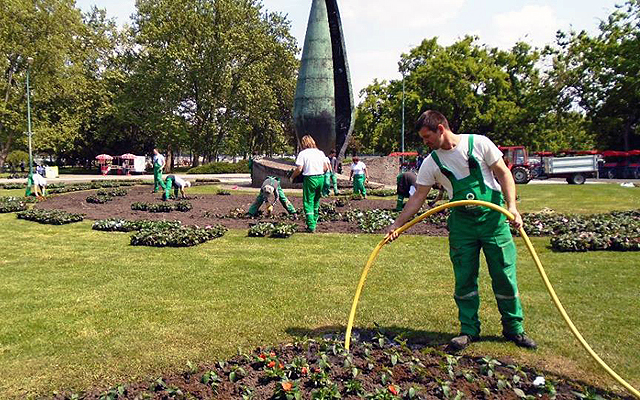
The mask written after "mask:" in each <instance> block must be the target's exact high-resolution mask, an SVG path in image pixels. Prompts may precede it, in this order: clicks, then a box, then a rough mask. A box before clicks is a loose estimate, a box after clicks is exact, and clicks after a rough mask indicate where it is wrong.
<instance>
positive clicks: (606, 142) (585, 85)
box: [554, 0, 640, 150]
mask: <svg viewBox="0 0 640 400" xmlns="http://www.w3.org/2000/svg"><path fill="white" fill-rule="evenodd" d="M639 48H640V2H639V1H638V0H627V2H626V3H625V4H624V5H623V6H618V9H617V10H616V11H615V12H613V13H612V14H611V15H610V16H609V17H608V18H607V19H606V20H605V21H602V22H601V23H600V33H599V34H598V35H597V36H594V37H591V36H589V35H588V34H587V33H586V32H584V31H582V32H579V33H578V32H569V33H564V32H560V33H559V34H558V48H557V49H555V53H554V56H555V58H554V74H555V79H556V82H557V84H558V85H561V86H563V88H564V90H563V96H564V98H563V101H564V102H565V103H571V104H572V105H573V106H574V107H576V108H579V109H580V110H581V111H583V112H584V113H585V114H586V117H587V119H588V121H589V130H590V131H591V132H593V133H594V134H595V135H597V144H598V145H599V146H601V147H602V148H612V149H624V150H629V149H630V148H632V147H637V146H640V137H639V135H638V134H639V133H640V128H639V126H638V123H639V121H640V110H639V108H638V104H640V52H638V49H639Z"/></svg>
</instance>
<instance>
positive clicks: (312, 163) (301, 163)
mask: <svg viewBox="0 0 640 400" xmlns="http://www.w3.org/2000/svg"><path fill="white" fill-rule="evenodd" d="M326 159H327V156H325V155H324V152H323V151H322V150H318V149H315V148H311V149H304V150H302V151H301V152H300V153H299V154H298V158H296V165H297V166H298V167H302V175H304V176H310V175H324V164H325V163H326V162H327V161H326Z"/></svg>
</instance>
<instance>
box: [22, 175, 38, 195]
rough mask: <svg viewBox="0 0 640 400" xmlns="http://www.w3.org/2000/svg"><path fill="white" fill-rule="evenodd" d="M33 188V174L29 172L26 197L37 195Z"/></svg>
mask: <svg viewBox="0 0 640 400" xmlns="http://www.w3.org/2000/svg"><path fill="white" fill-rule="evenodd" d="M31 189H33V174H29V177H28V178H27V190H25V192H24V195H25V197H29V196H35V195H36V194H35V193H33V191H32V190H31Z"/></svg>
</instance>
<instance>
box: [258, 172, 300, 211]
mask: <svg viewBox="0 0 640 400" xmlns="http://www.w3.org/2000/svg"><path fill="white" fill-rule="evenodd" d="M278 200H280V204H282V207H284V208H285V209H286V210H287V212H288V213H289V215H297V214H296V208H295V207H294V206H293V204H291V202H290V201H289V199H287V196H286V195H285V194H284V191H283V190H282V186H280V178H278V177H276V176H267V179H265V180H264V182H262V186H261V187H260V193H258V196H257V197H256V200H255V201H254V202H253V204H251V207H249V211H247V214H249V215H250V216H252V217H255V216H256V214H258V209H260V206H261V205H262V203H264V202H266V203H267V214H269V215H270V214H271V213H272V212H273V206H275V204H276V202H277V201H278Z"/></svg>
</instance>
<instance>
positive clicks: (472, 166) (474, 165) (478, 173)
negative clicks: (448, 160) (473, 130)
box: [467, 135, 487, 193]
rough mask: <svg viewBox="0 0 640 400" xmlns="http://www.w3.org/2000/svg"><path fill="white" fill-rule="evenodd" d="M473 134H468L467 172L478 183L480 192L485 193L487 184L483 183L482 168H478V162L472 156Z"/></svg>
mask: <svg viewBox="0 0 640 400" xmlns="http://www.w3.org/2000/svg"><path fill="white" fill-rule="evenodd" d="M474 136H475V135H469V151H468V152H467V156H468V157H469V173H470V174H471V175H473V176H475V177H476V179H477V180H478V184H479V185H480V192H481V193H485V192H486V191H487V185H486V184H485V183H484V177H483V176H482V169H480V163H479V162H478V160H477V159H476V158H475V157H474V156H473V137H474Z"/></svg>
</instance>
